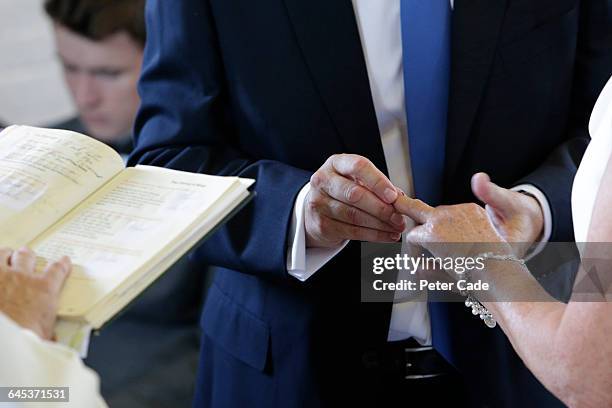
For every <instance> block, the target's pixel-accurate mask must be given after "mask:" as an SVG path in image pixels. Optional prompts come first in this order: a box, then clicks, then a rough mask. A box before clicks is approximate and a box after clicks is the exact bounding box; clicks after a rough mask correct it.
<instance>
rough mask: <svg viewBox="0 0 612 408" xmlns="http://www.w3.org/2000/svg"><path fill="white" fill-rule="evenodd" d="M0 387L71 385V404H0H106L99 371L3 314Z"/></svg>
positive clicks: (95, 407)
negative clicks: (86, 365)
mask: <svg viewBox="0 0 612 408" xmlns="http://www.w3.org/2000/svg"><path fill="white" fill-rule="evenodd" d="M0 387H69V388H70V391H69V399H70V402H69V403H51V402H45V403H40V402H38V403H35V402H29V403H27V402H19V403H12V402H10V403H7V402H5V403H2V402H0V407H15V408H17V407H20V408H27V407H40V406H44V407H48V408H54V407H57V408H59V407H61V408H69V407H74V408H90V407H91V408H100V407H106V404H105V403H104V401H103V399H102V397H101V396H100V391H99V389H100V381H99V379H98V376H97V374H96V373H94V372H93V371H92V370H90V369H89V368H87V367H85V366H84V365H83V362H82V361H81V359H80V358H79V357H78V355H77V354H76V353H75V352H74V351H73V350H71V349H69V348H67V347H64V346H62V345H59V344H55V343H51V342H48V341H43V340H41V339H40V338H38V336H36V335H35V334H34V333H32V332H30V331H29V330H25V329H22V328H21V327H19V326H17V325H16V324H15V323H13V321H11V320H10V319H8V318H7V317H6V316H5V315H4V314H2V313H0Z"/></svg>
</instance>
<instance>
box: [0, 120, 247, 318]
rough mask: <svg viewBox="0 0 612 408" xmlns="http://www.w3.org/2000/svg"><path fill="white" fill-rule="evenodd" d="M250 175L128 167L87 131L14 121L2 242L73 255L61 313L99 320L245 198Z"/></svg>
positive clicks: (7, 145) (50, 255)
mask: <svg viewBox="0 0 612 408" xmlns="http://www.w3.org/2000/svg"><path fill="white" fill-rule="evenodd" d="M253 182H254V181H253V180H246V179H240V178H237V177H217V176H208V175H203V174H193V173H186V172H180V171H175V170H169V169H163V168H158V167H149V166H137V167H133V168H124V163H123V160H122V158H121V157H120V156H119V154H118V153H116V152H115V151H114V150H113V149H111V148H110V147H108V146H106V145H105V144H103V143H100V142H98V141H96V140H94V139H92V138H90V137H87V136H84V135H81V134H78V133H74V132H68V131H64V130H50V129H39V128H33V127H26V126H12V127H9V128H7V129H5V130H4V131H3V132H2V133H0V247H11V248H19V247H22V246H28V247H30V248H32V249H33V250H34V251H36V253H37V255H38V256H39V257H40V259H39V267H40V268H42V267H43V265H45V264H46V262H47V260H57V259H58V258H60V257H61V256H62V255H68V256H70V258H71V259H72V262H73V264H74V268H73V272H72V274H71V275H70V277H69V278H68V281H67V283H66V286H65V288H64V290H63V292H62V297H61V300H60V307H59V317H60V319H62V320H64V321H72V322H75V323H76V322H79V324H84V323H86V324H87V325H88V326H89V327H92V328H94V329H98V328H100V327H101V326H102V325H103V324H104V323H105V322H107V321H108V320H109V319H111V318H112V317H113V316H114V315H116V314H117V313H118V312H119V311H120V310H121V309H122V308H124V307H125V306H126V305H127V304H128V303H130V302H131V301H132V300H133V299H134V298H135V297H137V296H138V294H140V293H141V292H142V291H143V290H144V289H146V288H147V287H148V286H149V285H150V284H151V283H152V282H153V281H154V280H156V279H157V278H158V277H159V276H160V275H161V274H162V273H163V272H165V271H166V270H167V269H168V268H169V267H170V266H172V265H173V264H174V263H175V262H176V261H177V260H178V259H179V258H181V257H182V256H183V255H184V254H185V253H186V252H188V251H189V250H190V249H191V248H192V247H193V246H194V245H196V244H197V243H198V242H199V241H201V240H202V239H203V238H204V237H205V236H207V235H208V234H209V233H211V231H212V230H213V229H215V227H216V226H218V225H219V224H221V223H222V222H224V221H225V219H226V218H227V217H228V216H229V215H230V214H231V213H233V212H234V211H235V210H236V209H237V208H238V207H240V206H241V205H244V203H245V202H246V201H248V198H249V197H250V196H251V195H250V193H249V192H248V187H249V186H250V185H251V184H253Z"/></svg>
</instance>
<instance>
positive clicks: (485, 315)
mask: <svg viewBox="0 0 612 408" xmlns="http://www.w3.org/2000/svg"><path fill="white" fill-rule="evenodd" d="M478 258H484V259H495V260H497V261H512V262H517V263H520V264H521V265H523V266H524V267H525V266H526V265H525V260H524V259H519V258H517V257H516V256H514V255H497V254H495V253H493V252H485V253H483V254H480V255H478ZM470 275H471V274H469V273H467V274H466V275H465V277H466V279H467V280H468V281H470V280H471V276H470ZM461 295H462V296H466V299H465V306H466V307H471V308H472V314H473V315H474V316H476V315H478V316H480V319H481V320H482V321H483V322H484V324H486V325H487V327H489V328H491V329H492V328H494V327H495V326H497V321H496V320H495V319H494V318H493V315H492V314H491V312H489V310H488V309H487V308H486V307H484V306H483V305H482V304H481V303H480V302H479V301H478V300H476V298H475V297H473V296H472V295H471V294H470V293H469V292H468V291H461Z"/></svg>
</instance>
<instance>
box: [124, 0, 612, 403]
mask: <svg viewBox="0 0 612 408" xmlns="http://www.w3.org/2000/svg"><path fill="white" fill-rule="evenodd" d="M611 30H612V4H611V1H610V0H540V1H534V0H456V1H455V10H454V13H453V28H452V68H451V71H452V72H451V91H450V100H449V130H448V137H447V146H446V160H447V162H446V179H445V185H444V202H445V203H457V202H465V201H473V200H474V197H473V196H472V194H471V192H470V183H469V180H470V176H471V175H472V174H473V173H474V172H477V171H486V172H488V173H489V174H491V176H492V177H493V180H495V181H496V182H498V183H500V184H501V185H504V186H511V185H513V184H516V183H519V182H527V183H531V184H534V185H535V186H537V187H538V188H539V189H540V190H542V191H543V192H544V194H545V195H546V197H547V198H548V200H549V202H550V204H551V207H552V214H553V232H552V239H553V240H560V241H571V240H573V232H572V222H571V212H570V190H571V185H572V179H573V177H574V173H575V171H576V163H577V162H578V161H579V159H580V157H581V155H582V153H583V151H584V149H585V146H586V144H587V143H588V134H587V122H588V118H589V114H590V110H591V109H592V106H593V104H594V102H595V99H596V97H597V95H598V93H599V91H600V90H601V89H602V88H603V86H604V84H605V82H606V80H607V78H608V77H609V75H610V73H611V72H612V52H611V49H610V44H611V43H612V33H611ZM147 31H148V40H147V45H146V52H145V59H144V66H143V74H142V79H141V82H140V93H141V96H142V107H141V110H140V113H139V115H138V119H137V124H136V129H135V134H136V151H135V153H134V154H133V156H132V157H131V163H132V164H134V163H145V164H149V165H157V166H165V167H170V168H176V169H181V170H186V171H192V172H204V173H213V174H220V175H239V176H242V177H250V178H255V179H257V183H256V185H255V190H256V192H257V198H256V199H255V200H254V201H253V202H252V203H251V204H249V206H248V207H247V208H245V209H244V210H243V211H242V212H241V213H239V214H238V215H237V216H236V217H235V218H234V219H233V220H232V221H231V222H229V223H228V224H227V225H226V226H225V227H224V228H223V229H221V230H220V231H219V232H217V233H216V234H215V236H214V237H212V238H211V239H210V240H208V241H207V242H206V243H205V244H204V245H203V246H202V247H201V248H199V249H198V251H197V254H198V256H199V257H201V258H203V259H206V260H207V261H208V262H210V263H211V264H214V265H217V266H218V267H219V268H218V271H217V275H216V280H215V283H214V284H213V286H212V288H211V289H210V292H209V296H208V299H207V304H206V307H205V311H204V314H203V318H202V328H203V331H204V334H205V336H204V340H203V345H202V356H201V362H200V371H199V376H198V387H197V390H196V402H195V404H196V406H206V407H209V406H214V407H242V406H261V407H270V406H279V407H281V406H282V407H298V406H300V407H302V406H305V407H316V406H330V405H334V404H336V403H343V404H345V403H348V402H350V401H356V402H361V403H363V402H365V401H377V400H375V399H374V398H376V397H377V396H378V397H380V395H377V394H379V393H380V392H381V390H382V389H383V387H382V386H381V385H380V384H376V383H372V382H368V381H366V380H365V378H366V377H364V376H363V372H362V370H361V361H362V353H363V351H364V350H367V349H369V348H371V347H376V346H377V345H380V344H382V343H383V342H385V341H386V337H387V331H388V326H389V315H390V305H388V304H363V303H361V302H360V279H359V259H360V253H359V246H358V244H357V243H351V244H349V246H348V247H347V248H346V249H345V250H343V251H342V252H341V254H340V255H338V256H337V257H336V258H334V259H333V260H332V261H330V262H329V263H328V264H327V265H326V266H325V267H323V268H322V269H321V270H319V271H318V272H317V273H316V274H315V275H314V276H313V277H312V278H311V279H309V280H308V281H307V282H305V283H301V282H299V281H297V280H296V279H295V278H293V277H291V276H289V275H288V273H287V271H286V256H287V240H288V228H289V225H290V218H291V215H292V209H293V205H294V200H295V198H296V195H297V194H298V192H299V190H300V189H301V188H302V186H303V185H304V184H305V183H307V182H308V180H309V178H310V176H311V175H312V173H313V172H314V171H316V169H317V168H318V167H320V166H321V165H322V164H323V163H324V162H325V160H326V159H327V158H328V157H329V156H330V155H332V154H334V153H342V152H346V153H355V154H360V155H363V156H366V157H368V158H369V159H370V160H371V161H372V162H373V163H374V164H375V165H376V166H377V167H378V168H380V169H381V170H382V171H385V172H386V166H385V161H384V156H383V151H382V147H381V141H380V134H379V130H378V126H377V122H376V116H375V111H374V107H373V104H372V98H371V94H370V89H369V82H368V76H367V71H366V66H365V62H364V57H363V53H362V47H361V43H360V38H359V32H358V28H357V25H356V21H355V17H354V11H353V8H352V3H351V1H350V0H332V1H330V0H258V1H252V0H181V1H166V0H150V1H148V4H147ZM430 310H431V314H432V327H433V339H434V344H435V346H436V347H437V348H438V350H439V351H440V352H441V353H443V354H444V356H446V357H447V358H448V359H449V360H450V361H451V362H453V364H455V365H456V367H457V368H458V369H459V370H460V371H461V372H463V373H464V374H465V375H466V376H468V377H466V378H468V385H469V386H470V389H471V390H472V391H473V392H472V393H471V398H472V402H473V404H474V405H475V406H482V405H485V404H486V405H489V406H500V407H502V406H509V407H515V406H557V405H560V403H559V402H558V401H557V400H556V399H555V398H554V397H552V395H550V394H549V393H548V392H547V391H546V390H545V389H544V388H543V387H542V386H541V385H540V384H539V383H538V382H537V381H536V380H535V378H534V377H533V376H532V375H531V374H530V373H529V371H528V370H527V369H526V367H525V366H524V365H523V364H522V363H521V361H520V360H519V358H518V356H517V355H516V354H515V353H514V351H512V348H511V346H510V344H509V343H508V341H507V340H506V339H505V337H504V335H503V333H502V332H501V331H500V330H499V329H495V330H489V329H486V328H485V327H484V325H483V324H482V322H480V321H479V320H478V319H475V318H474V317H473V316H471V314H470V313H469V311H466V310H465V308H464V307H463V306H462V305H456V304H437V305H432V306H431V308H430ZM441 391H443V390H441ZM406 400H407V403H410V397H409V393H407V395H406ZM380 401H382V400H378V402H380Z"/></svg>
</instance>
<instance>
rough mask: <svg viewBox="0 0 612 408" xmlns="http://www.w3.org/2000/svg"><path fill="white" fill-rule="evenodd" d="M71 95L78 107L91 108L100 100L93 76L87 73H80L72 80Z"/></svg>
mask: <svg viewBox="0 0 612 408" xmlns="http://www.w3.org/2000/svg"><path fill="white" fill-rule="evenodd" d="M73 95H74V100H75V103H76V104H77V106H78V107H79V108H80V109H91V108H94V107H96V105H98V103H99V102H100V91H99V89H98V85H97V83H96V80H95V78H93V76H92V75H90V74H88V73H85V72H84V73H80V74H79V75H78V76H77V78H75V81H74V82H73Z"/></svg>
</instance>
